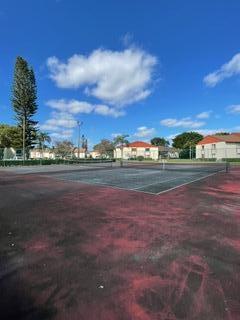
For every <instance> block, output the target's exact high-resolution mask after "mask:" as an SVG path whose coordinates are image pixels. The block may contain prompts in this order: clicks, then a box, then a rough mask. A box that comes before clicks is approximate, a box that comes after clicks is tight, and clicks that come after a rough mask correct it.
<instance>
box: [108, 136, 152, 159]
mask: <svg viewBox="0 0 240 320" xmlns="http://www.w3.org/2000/svg"><path fill="white" fill-rule="evenodd" d="M139 156H142V157H144V158H145V159H153V160H158V147H156V146H153V145H151V144H150V143H147V142H143V141H135V142H132V143H129V144H128V145H126V146H123V149H122V148H121V147H117V148H116V149H115V150H114V158H118V159H120V158H123V159H125V160H127V159H135V158H137V157H139Z"/></svg>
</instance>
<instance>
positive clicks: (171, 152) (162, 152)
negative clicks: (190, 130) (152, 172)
mask: <svg viewBox="0 0 240 320" xmlns="http://www.w3.org/2000/svg"><path fill="white" fill-rule="evenodd" d="M158 155H159V159H178V158H179V150H178V149H176V148H173V147H168V146H159V147H158Z"/></svg>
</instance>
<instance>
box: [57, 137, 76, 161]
mask: <svg viewBox="0 0 240 320" xmlns="http://www.w3.org/2000/svg"><path fill="white" fill-rule="evenodd" d="M72 151H73V144H72V142H71V141H68V140H64V141H57V142H56V143H55V147H54V153H55V154H56V155H57V156H59V157H61V158H66V157H69V156H71V155H72Z"/></svg>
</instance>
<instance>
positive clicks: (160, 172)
mask: <svg viewBox="0 0 240 320" xmlns="http://www.w3.org/2000/svg"><path fill="white" fill-rule="evenodd" d="M60 169H61V170H59V171H58V172H56V171H55V170H52V171H49V172H46V173H44V174H45V175H48V176H49V177H53V178H54V179H60V180H67V181H74V182H81V183H87V184H96V185H98V186H108V187H112V188H119V189H126V190H132V191H138V192H145V193H150V194H156V195H158V194H160V193H163V192H166V191H169V190H173V189H175V188H178V187H180V186H183V185H186V184H189V183H194V182H196V181H199V180H201V179H204V178H206V177H209V176H211V175H215V174H217V173H219V172H226V170H227V167H226V163H212V164H174V163H173V164H170V163H141V162H124V163H123V164H122V166H120V165H119V164H114V163H101V164H97V165H96V164H94V165H91V164H88V165H83V164H79V165H76V166H74V167H72V166H69V167H68V168H65V170H64V167H61V168H60Z"/></svg>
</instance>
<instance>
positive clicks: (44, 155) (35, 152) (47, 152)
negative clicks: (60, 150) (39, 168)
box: [29, 148, 55, 159]
mask: <svg viewBox="0 0 240 320" xmlns="http://www.w3.org/2000/svg"><path fill="white" fill-rule="evenodd" d="M29 157H30V159H55V154H54V152H53V150H52V149H49V148H44V149H43V150H42V149H39V148H33V149H31V150H30V155H29Z"/></svg>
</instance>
